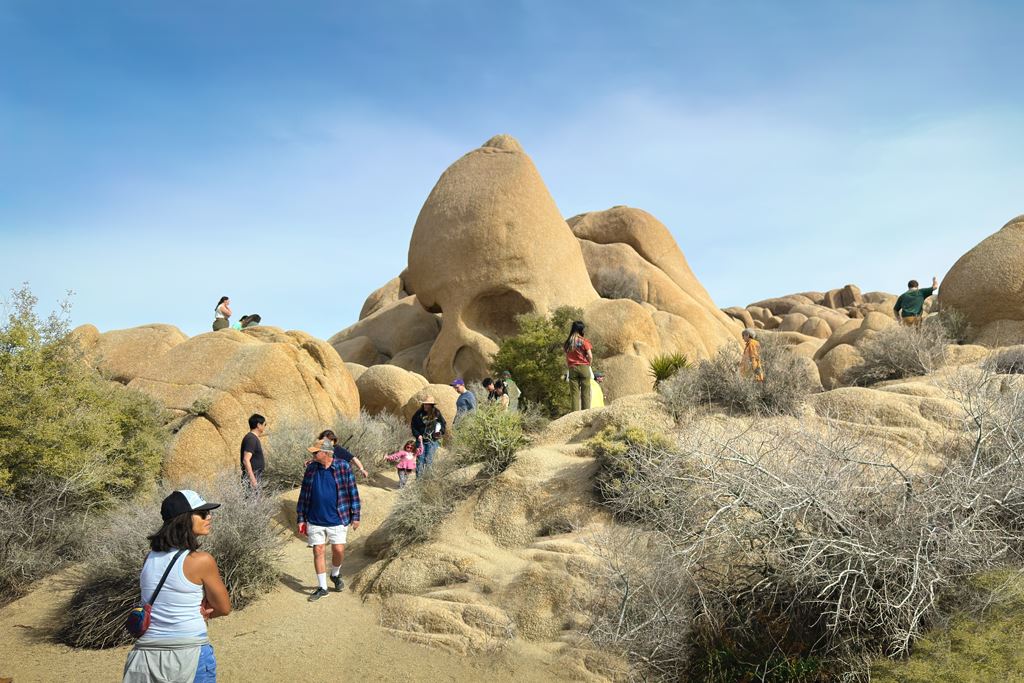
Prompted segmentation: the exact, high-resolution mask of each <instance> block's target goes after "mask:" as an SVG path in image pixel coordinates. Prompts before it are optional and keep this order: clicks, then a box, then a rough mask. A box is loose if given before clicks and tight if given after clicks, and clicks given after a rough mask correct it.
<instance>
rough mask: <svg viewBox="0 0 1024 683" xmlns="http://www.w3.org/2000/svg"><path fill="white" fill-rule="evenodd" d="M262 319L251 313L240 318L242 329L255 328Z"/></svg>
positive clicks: (257, 314) (258, 315)
mask: <svg viewBox="0 0 1024 683" xmlns="http://www.w3.org/2000/svg"><path fill="white" fill-rule="evenodd" d="M262 320H263V318H261V317H260V314H259V313H252V314H250V315H247V316H244V317H243V318H242V329H243V330H245V329H248V328H250V327H256V326H257V325H259V324H260V322H261V321H262Z"/></svg>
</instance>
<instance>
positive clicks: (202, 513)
mask: <svg viewBox="0 0 1024 683" xmlns="http://www.w3.org/2000/svg"><path fill="white" fill-rule="evenodd" d="M192 514H193V515H199V518H200V519H209V518H210V515H212V514H213V510H200V511H199V512H193V513H192Z"/></svg>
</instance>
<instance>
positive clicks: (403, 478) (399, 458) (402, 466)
mask: <svg viewBox="0 0 1024 683" xmlns="http://www.w3.org/2000/svg"><path fill="white" fill-rule="evenodd" d="M421 455H423V441H422V440H420V441H419V445H418V446H417V442H416V441H413V440H412V439H409V440H408V441H406V442H405V445H404V446H402V448H401V450H397V451H395V452H394V453H392V454H391V455H385V456H384V459H385V460H387V461H388V462H393V463H395V466H396V467H397V468H398V488H400V489H404V488H405V485H406V484H407V483H408V481H409V473H410V472H415V471H416V460H417V459H418V458H419V457H420V456H421Z"/></svg>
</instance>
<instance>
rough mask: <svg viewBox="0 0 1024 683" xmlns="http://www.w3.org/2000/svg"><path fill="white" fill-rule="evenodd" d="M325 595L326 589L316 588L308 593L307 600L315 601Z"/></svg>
mask: <svg viewBox="0 0 1024 683" xmlns="http://www.w3.org/2000/svg"><path fill="white" fill-rule="evenodd" d="M325 595H327V589H326V588H317V589H316V590H315V591H313V592H312V593H310V595H309V601H310V602H316V601H317V600H319V599H320V598H322V597H324V596H325Z"/></svg>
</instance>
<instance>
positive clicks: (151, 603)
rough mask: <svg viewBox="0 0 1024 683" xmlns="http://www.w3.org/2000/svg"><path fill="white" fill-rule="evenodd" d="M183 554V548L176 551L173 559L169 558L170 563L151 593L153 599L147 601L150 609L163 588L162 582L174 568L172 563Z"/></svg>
mask: <svg viewBox="0 0 1024 683" xmlns="http://www.w3.org/2000/svg"><path fill="white" fill-rule="evenodd" d="M183 552H185V548H182V549H181V550H179V551H178V552H177V553H176V554H175V555H174V557H173V558H171V561H170V563H169V564H168V565H167V569H165V570H164V575H163V576H162V577H160V583H158V584H157V585H156V590H155V591H153V597H151V598H150V599H149V603H148V604H149V606H150V607H152V606H153V603H154V602H156V596H157V595H159V594H160V589H161V588H163V587H164V581H166V580H167V577H168V576H169V575H170V573H171V568H173V567H174V563H175V562H177V561H178V558H179V557H181V554H182V553H183Z"/></svg>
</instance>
